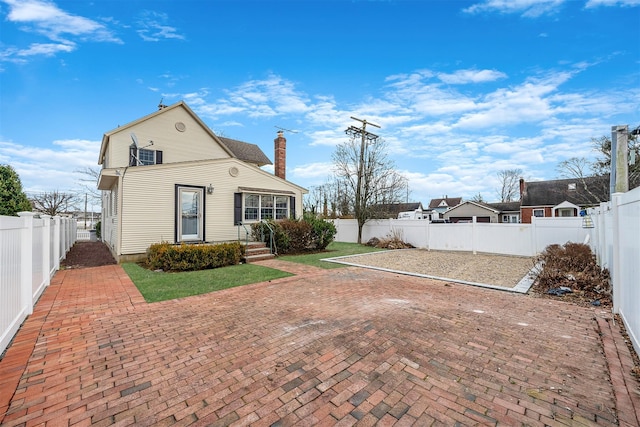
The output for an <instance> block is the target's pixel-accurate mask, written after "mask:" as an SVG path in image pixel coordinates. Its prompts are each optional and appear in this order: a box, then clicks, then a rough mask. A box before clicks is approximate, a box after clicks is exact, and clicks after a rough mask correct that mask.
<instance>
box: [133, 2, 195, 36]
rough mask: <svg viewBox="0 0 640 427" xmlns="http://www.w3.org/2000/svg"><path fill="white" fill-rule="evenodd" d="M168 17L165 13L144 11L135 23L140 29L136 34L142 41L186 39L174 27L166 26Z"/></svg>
mask: <svg viewBox="0 0 640 427" xmlns="http://www.w3.org/2000/svg"><path fill="white" fill-rule="evenodd" d="M168 22H169V16H168V15H167V14H166V13H162V12H155V11H152V10H145V11H143V12H142V13H141V14H140V18H139V19H138V21H137V24H138V26H139V27H140V28H139V29H138V30H137V32H138V35H139V36H140V37H141V38H142V40H144V41H147V42H157V41H160V40H166V39H178V40H185V39H186V37H185V36H184V35H182V34H180V33H179V32H178V30H177V29H176V28H175V27H172V26H170V25H168Z"/></svg>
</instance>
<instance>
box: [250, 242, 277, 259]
mask: <svg viewBox="0 0 640 427" xmlns="http://www.w3.org/2000/svg"><path fill="white" fill-rule="evenodd" d="M271 258H275V255H274V254H272V253H271V250H270V249H269V247H268V246H267V245H266V244H265V243H264V242H248V243H247V249H246V251H245V257H244V261H245V262H246V263H251V262H256V261H263V260H265V259H271Z"/></svg>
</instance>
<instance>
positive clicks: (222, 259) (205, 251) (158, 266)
mask: <svg viewBox="0 0 640 427" xmlns="http://www.w3.org/2000/svg"><path fill="white" fill-rule="evenodd" d="M244 251H245V248H244V246H243V245H242V244H240V243H239V242H233V243H219V244H215V245H206V244H197V245H190V244H185V243H182V244H180V245H173V244H171V243H166V242H165V243H156V244H154V245H151V246H150V247H149V249H148V250H147V262H146V264H147V267H148V268H150V269H151V270H163V271H195V270H206V269H210V268H218V267H225V266H228V265H236V264H239V263H240V261H241V260H242V258H243V257H244Z"/></svg>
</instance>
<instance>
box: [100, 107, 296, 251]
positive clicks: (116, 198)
mask: <svg viewBox="0 0 640 427" xmlns="http://www.w3.org/2000/svg"><path fill="white" fill-rule="evenodd" d="M274 142H275V165H274V166H275V175H273V174H271V173H268V172H265V171H264V170H262V169H260V167H261V166H264V165H267V164H271V162H270V161H269V159H268V158H267V156H266V155H265V154H264V153H263V152H262V150H260V148H259V147H258V146H257V145H254V144H249V143H246V142H242V141H236V140H233V139H229V138H223V137H219V136H217V135H215V134H214V133H213V132H212V131H211V130H210V129H209V128H208V127H207V126H206V125H205V124H204V123H203V122H202V120H201V119H200V118H199V117H198V116H197V115H196V114H195V113H194V112H193V111H192V110H191V109H190V108H189V107H188V106H187V104H185V103H184V102H178V103H176V104H173V105H170V106H166V107H165V106H161V107H160V109H159V110H158V111H156V112H154V113H152V114H149V115H147V116H145V117H142V118H140V119H138V120H136V121H133V122H131V123H128V124H126V125H123V126H119V127H118V128H116V129H114V130H111V131H109V132H107V133H105V134H104V136H103V138H102V145H101V147H100V156H99V158H98V164H100V165H102V170H101V172H100V177H99V180H98V189H100V190H102V239H103V240H104V241H105V242H106V243H107V244H108V245H109V247H110V248H111V251H112V253H113V254H114V256H115V258H116V259H117V260H118V261H124V260H129V259H137V258H140V257H141V256H143V255H144V254H145V252H146V250H147V248H148V247H149V246H150V245H151V244H153V243H159V242H170V243H180V242H221V241H231V240H237V239H238V238H239V236H240V235H241V234H242V235H244V233H245V230H246V229H248V228H249V226H250V225H251V223H254V222H257V221H260V220H262V219H270V218H275V219H281V218H289V217H296V216H298V215H301V214H302V196H303V194H306V193H307V190H305V189H304V188H302V187H300V186H297V185H295V184H293V183H291V182H289V181H287V180H286V179H285V169H286V167H285V157H286V139H285V138H284V137H283V135H282V132H279V133H278V137H277V138H276V139H275V141H274ZM242 224H245V226H246V229H245V228H244V227H243V225H242Z"/></svg>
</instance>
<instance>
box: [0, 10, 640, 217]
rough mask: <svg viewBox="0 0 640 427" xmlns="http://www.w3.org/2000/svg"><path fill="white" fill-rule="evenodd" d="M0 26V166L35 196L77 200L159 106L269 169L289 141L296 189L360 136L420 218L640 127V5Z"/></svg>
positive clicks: (46, 13) (317, 180)
mask: <svg viewBox="0 0 640 427" xmlns="http://www.w3.org/2000/svg"><path fill="white" fill-rule="evenodd" d="M0 25H1V26H2V28H1V30H0V104H1V105H0V114H1V115H0V163H2V164H11V165H13V166H14V168H15V169H16V170H17V171H18V173H19V174H20V177H21V179H22V183H23V186H24V187H25V189H26V190H27V191H28V192H38V191H51V190H61V191H69V190H71V189H74V188H77V187H78V179H79V178H80V176H79V175H78V174H77V173H74V172H73V171H75V170H77V169H79V168H83V167H95V168H97V167H98V165H97V160H98V150H99V146H100V141H101V138H102V135H103V134H104V133H105V132H107V131H110V130H112V129H114V128H116V127H117V126H118V125H121V124H125V123H128V122H131V121H133V120H136V119H138V118H140V117H142V116H144V115H146V114H149V113H152V112H154V111H155V110H156V109H157V105H158V104H159V102H160V100H161V99H163V103H164V104H172V103H174V102H177V101H180V100H184V101H185V102H186V103H187V104H188V105H189V106H190V107H191V108H192V109H193V110H194V111H195V112H196V113H197V114H198V115H199V116H200V117H201V118H202V119H203V120H204V122H205V123H207V125H208V126H209V127H210V128H211V129H212V130H213V131H214V132H216V133H219V134H221V135H223V136H226V137H229V138H235V139H239V140H243V141H247V142H251V143H255V144H258V145H259V146H260V147H261V148H262V150H263V151H264V152H265V153H266V154H267V156H269V157H270V158H271V159H273V139H274V138H275V137H276V131H277V129H276V126H277V127H282V128H285V129H290V130H295V131H297V133H292V132H285V136H286V137H287V178H288V179H289V180H291V181H293V182H295V183H296V184H299V185H301V186H304V187H306V188H311V187H313V186H316V185H320V184H323V183H324V182H326V180H327V178H328V176H329V174H330V171H331V154H332V153H333V151H334V148H335V146H336V144H339V143H341V142H343V141H345V140H346V138H347V136H346V135H345V133H344V130H345V129H346V128H347V127H348V126H350V125H358V124H359V123H358V122H354V121H353V120H351V119H350V117H351V116H355V117H359V118H361V119H367V120H368V121H370V122H374V123H376V124H378V125H380V126H381V129H376V133H377V134H379V135H380V136H381V137H382V138H384V139H385V140H386V142H387V144H388V146H389V152H388V155H389V157H390V158H391V159H392V160H394V161H395V164H396V166H397V169H398V171H400V172H401V173H402V174H404V175H405V176H406V177H407V178H408V180H409V184H410V190H411V193H410V196H409V198H410V200H412V201H421V202H423V203H425V204H426V203H428V202H429V200H430V199H432V198H438V197H442V196H443V195H448V196H449V197H464V198H466V199H469V198H471V197H473V196H474V195H477V194H478V193H480V194H481V195H482V196H483V198H484V199H485V200H487V201H495V200H497V197H498V196H497V194H498V190H499V180H498V178H497V173H498V172H499V171H500V170H504V169H514V168H519V169H522V170H523V175H524V177H525V178H526V179H527V180H542V179H556V178H558V177H559V174H558V171H557V166H558V164H559V163H560V162H561V161H563V160H566V159H568V158H570V157H576V156H577V157H587V158H592V157H593V156H594V155H595V152H594V151H593V150H592V144H591V138H592V137H596V138H597V137H600V136H603V135H610V134H611V126H614V125H619V124H628V125H630V126H631V127H632V128H635V127H636V126H638V125H640V0H470V1H465V0H440V1H437V0H432V1H429V0H422V1H410V0H395V1H394V0H390V1H382V0H380V1H374V0H371V1H365V0H325V1H316V0H298V1H284V0H282V1H268V0H264V1H242V0H236V1H231V0H228V1H220V0H210V1H204V0H201V1H195V0H191V1H189V0H187V1H168V0H166V1H162V0H160V1H159V0H154V1H137V0H130V1H111V0H99V1H93V2H91V1H79V0H74V1H60V0H59V1H44V0H0ZM271 170H272V169H271Z"/></svg>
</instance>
